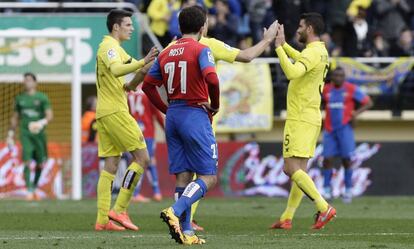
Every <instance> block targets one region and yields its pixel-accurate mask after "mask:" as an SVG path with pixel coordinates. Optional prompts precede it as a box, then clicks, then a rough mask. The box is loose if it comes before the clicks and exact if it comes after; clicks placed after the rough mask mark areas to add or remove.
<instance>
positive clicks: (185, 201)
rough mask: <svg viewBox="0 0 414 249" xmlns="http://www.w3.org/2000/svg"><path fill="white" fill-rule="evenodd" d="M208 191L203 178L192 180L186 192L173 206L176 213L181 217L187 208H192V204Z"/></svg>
mask: <svg viewBox="0 0 414 249" xmlns="http://www.w3.org/2000/svg"><path fill="white" fill-rule="evenodd" d="M206 193H207V185H206V184H205V183H204V181H203V180H201V179H197V180H195V181H192V182H190V183H189V184H188V185H187V187H186V188H185V190H184V193H183V194H182V195H181V197H180V198H179V199H178V201H176V202H175V203H174V205H173V206H172V208H173V209H174V213H175V215H176V216H178V217H180V216H181V215H182V214H183V213H184V211H186V210H187V208H190V209H191V205H192V204H193V203H194V202H196V201H198V200H200V199H201V198H202V197H203V196H204V195H205V194H206Z"/></svg>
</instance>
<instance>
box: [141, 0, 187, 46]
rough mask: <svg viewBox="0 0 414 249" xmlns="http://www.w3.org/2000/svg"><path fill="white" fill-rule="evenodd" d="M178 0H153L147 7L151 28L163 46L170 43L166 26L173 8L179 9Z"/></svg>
mask: <svg viewBox="0 0 414 249" xmlns="http://www.w3.org/2000/svg"><path fill="white" fill-rule="evenodd" d="M180 6H181V3H180V1H179V0H153V1H151V3H150V5H149V6H148V9H147V14H148V16H149V18H150V19H151V30H152V32H154V34H155V35H156V36H157V38H158V40H159V41H160V43H161V45H162V46H163V47H166V46H167V45H168V43H170V41H171V39H172V37H171V36H170V35H169V33H168V32H167V31H168V27H169V22H170V18H171V15H172V13H173V12H174V10H178V9H180Z"/></svg>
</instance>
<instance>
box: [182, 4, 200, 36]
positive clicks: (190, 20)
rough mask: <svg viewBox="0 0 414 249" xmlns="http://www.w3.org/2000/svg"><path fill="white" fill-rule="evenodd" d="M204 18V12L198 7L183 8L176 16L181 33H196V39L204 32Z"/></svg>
mask: <svg viewBox="0 0 414 249" xmlns="http://www.w3.org/2000/svg"><path fill="white" fill-rule="evenodd" d="M206 19H207V17H206V13H205V11H203V10H202V9H201V8H200V7H198V6H191V7H187V8H184V9H183V10H181V12H180V15H179V16H178V22H179V24H180V30H181V33H182V34H183V35H198V39H200V38H201V36H202V35H203V33H204V29H205V26H206Z"/></svg>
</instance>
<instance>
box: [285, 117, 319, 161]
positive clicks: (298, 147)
mask: <svg viewBox="0 0 414 249" xmlns="http://www.w3.org/2000/svg"><path fill="white" fill-rule="evenodd" d="M320 131H321V127H320V126H318V125H313V124H309V123H306V122H300V121H295V120H286V123H285V130H284V132H283V133H284V134H283V137H284V139H283V157H285V158H287V157H303V158H310V157H313V156H314V154H315V147H316V142H317V141H318V137H319V133H320Z"/></svg>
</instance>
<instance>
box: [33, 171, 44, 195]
mask: <svg viewBox="0 0 414 249" xmlns="http://www.w3.org/2000/svg"><path fill="white" fill-rule="evenodd" d="M41 174H42V167H41V166H40V165H36V169H35V177H34V181H33V188H34V189H36V188H37V184H38V183H39V179H40V175H41Z"/></svg>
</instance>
